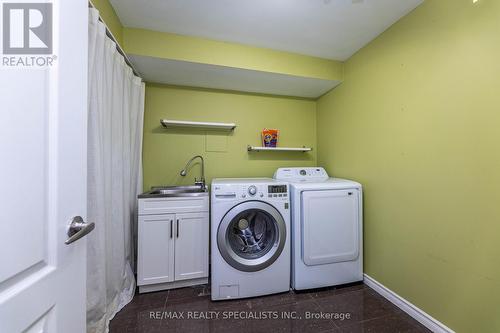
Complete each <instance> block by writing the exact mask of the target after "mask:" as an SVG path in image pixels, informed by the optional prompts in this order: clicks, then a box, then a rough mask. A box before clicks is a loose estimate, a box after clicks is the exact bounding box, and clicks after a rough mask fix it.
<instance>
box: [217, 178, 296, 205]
mask: <svg viewBox="0 0 500 333" xmlns="http://www.w3.org/2000/svg"><path fill="white" fill-rule="evenodd" d="M212 191H213V194H214V195H215V198H217V199H235V198H237V199H253V200H266V199H276V200H283V201H286V200H288V198H289V196H288V185H287V184H284V183H278V182H277V183H276V184H272V183H267V184H259V183H255V184H252V183H248V184H217V185H216V186H212Z"/></svg>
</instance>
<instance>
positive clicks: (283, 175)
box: [274, 167, 329, 182]
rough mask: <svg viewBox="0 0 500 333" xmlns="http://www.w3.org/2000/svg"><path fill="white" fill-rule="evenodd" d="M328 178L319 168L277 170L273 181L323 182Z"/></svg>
mask: <svg viewBox="0 0 500 333" xmlns="http://www.w3.org/2000/svg"><path fill="white" fill-rule="evenodd" d="M328 178H329V176H328V173H326V170H325V169H323V168H321V167H306V168H279V169H278V170H276V172H275V173H274V179H277V180H283V181H295V182H297V181H325V180H327V179H328Z"/></svg>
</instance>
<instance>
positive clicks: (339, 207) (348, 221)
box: [301, 189, 360, 266]
mask: <svg viewBox="0 0 500 333" xmlns="http://www.w3.org/2000/svg"><path fill="white" fill-rule="evenodd" d="M359 195H360V194H359V191H358V190H355V189H351V190H323V191H304V192H302V195H301V205H302V207H301V208H302V209H301V210H302V216H301V228H302V259H303V261H304V264H306V265H308V266H313V265H323V264H331V263H336V262H343V261H352V260H355V259H356V258H358V256H359V245H360V244H359V242H360V223H359V218H360V217H359Z"/></svg>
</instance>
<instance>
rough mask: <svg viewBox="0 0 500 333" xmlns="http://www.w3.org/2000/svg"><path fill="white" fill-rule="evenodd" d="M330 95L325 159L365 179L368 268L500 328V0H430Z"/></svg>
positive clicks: (435, 309)
mask: <svg viewBox="0 0 500 333" xmlns="http://www.w3.org/2000/svg"><path fill="white" fill-rule="evenodd" d="M344 74H345V78H344V79H345V81H344V83H343V84H342V85H341V86H339V87H338V88H336V89H334V90H333V91H332V92H330V93H329V94H327V95H325V96H324V97H322V98H321V99H320V100H319V102H318V115H317V117H318V144H319V147H318V152H319V155H318V164H319V165H324V166H326V167H327V168H328V171H329V172H330V173H332V174H334V175H336V176H339V177H346V178H352V179H355V180H358V181H360V182H361V183H363V184H364V186H365V231H364V235H365V258H366V259H365V271H366V273H368V274H369V275H370V276H372V277H374V278H375V279H376V280H378V281H380V282H381V283H383V284H384V285H386V286H387V287H389V288H390V289H392V290H393V291H395V292H397V293H398V294H400V295H401V296H403V297H404V298H406V299H408V300H409V301H411V302H412V303H414V304H415V305H417V306H418V307H420V308H422V309H423V310H425V311H426V312H428V313H429V314H431V315H432V316H434V317H435V318H437V319H438V320H440V321H442V322H443V323H445V324H446V325H448V326H449V327H451V328H452V329H454V330H456V331H457V332H474V333H476V332H500V305H499V299H500V265H499V262H500V261H499V260H500V259H499V258H500V204H499V202H500V149H499V144H500V1H493V0H480V1H479V2H478V3H477V4H475V5H473V4H472V1H471V0H427V1H426V2H424V4H423V5H422V6H420V7H419V8H417V9H416V10H415V11H414V12H412V13H411V14H410V15H409V16H407V17H405V18H403V19H402V20H401V21H400V22H398V23H397V24H395V25H394V26H392V27H391V28H390V29H389V30H388V31H386V32H385V33H384V34H382V35H381V36H380V37H379V38H377V39H376V40H375V41H374V42H372V43H371V44H369V46H367V47H365V48H364V49H362V50H361V51H360V52H358V53H357V54H356V55H354V56H353V57H352V58H351V59H350V60H348V61H347V62H346V64H345V73H344Z"/></svg>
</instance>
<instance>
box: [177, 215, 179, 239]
mask: <svg viewBox="0 0 500 333" xmlns="http://www.w3.org/2000/svg"><path fill="white" fill-rule="evenodd" d="M177 238H179V220H178V219H177Z"/></svg>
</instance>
